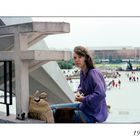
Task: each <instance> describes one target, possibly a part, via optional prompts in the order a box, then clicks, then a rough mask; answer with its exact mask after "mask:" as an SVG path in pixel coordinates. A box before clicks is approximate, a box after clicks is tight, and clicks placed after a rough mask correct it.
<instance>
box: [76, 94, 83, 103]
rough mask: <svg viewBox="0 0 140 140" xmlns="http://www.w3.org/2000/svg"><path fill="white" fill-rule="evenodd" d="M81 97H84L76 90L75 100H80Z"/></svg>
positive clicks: (81, 99)
mask: <svg viewBox="0 0 140 140" xmlns="http://www.w3.org/2000/svg"><path fill="white" fill-rule="evenodd" d="M83 99H84V96H83V95H81V94H80V93H79V92H77V93H76V94H75V101H78V102H82V101H83Z"/></svg>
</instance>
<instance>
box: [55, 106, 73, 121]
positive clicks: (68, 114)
mask: <svg viewBox="0 0 140 140" xmlns="http://www.w3.org/2000/svg"><path fill="white" fill-rule="evenodd" d="M74 115H75V112H74V109H73V108H57V109H56V110H55V113H54V119H55V123H73V119H74Z"/></svg>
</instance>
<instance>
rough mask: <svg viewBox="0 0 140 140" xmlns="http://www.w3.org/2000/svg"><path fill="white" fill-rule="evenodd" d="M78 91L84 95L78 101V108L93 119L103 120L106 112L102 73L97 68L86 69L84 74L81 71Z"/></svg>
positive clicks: (105, 117) (104, 85) (104, 86)
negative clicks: (82, 98) (80, 100)
mask: <svg viewBox="0 0 140 140" xmlns="http://www.w3.org/2000/svg"><path fill="white" fill-rule="evenodd" d="M78 91H81V92H82V93H83V94H84V97H85V98H84V100H83V101H82V102H81V103H80V106H79V108H80V110H81V111H83V112H84V113H85V114H86V115H87V116H88V117H89V118H91V119H93V120H94V121H95V120H96V121H97V122H103V121H105V120H106V119H107V116H108V113H107V105H106V101H105V97H106V94H105V92H106V84H105V80H104V78H103V75H102V73H101V72H100V71H99V70H98V69H88V70H87V71H86V74H85V75H84V73H83V72H82V71H81V73H80V85H79V87H78Z"/></svg>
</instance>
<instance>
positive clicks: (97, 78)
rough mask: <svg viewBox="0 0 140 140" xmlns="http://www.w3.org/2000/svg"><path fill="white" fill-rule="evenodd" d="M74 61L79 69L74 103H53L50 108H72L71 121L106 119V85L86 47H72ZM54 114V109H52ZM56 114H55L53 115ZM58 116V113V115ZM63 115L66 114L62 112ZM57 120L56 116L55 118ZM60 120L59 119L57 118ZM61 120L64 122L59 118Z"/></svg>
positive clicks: (92, 121)
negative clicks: (78, 80)
mask: <svg viewBox="0 0 140 140" xmlns="http://www.w3.org/2000/svg"><path fill="white" fill-rule="evenodd" d="M73 58H74V63H75V65H76V66H77V67H79V68H80V69H81V73H80V85H79V87H78V90H77V92H76V96H75V101H78V102H76V103H67V104H54V105H51V108H52V110H56V109H62V110H67V109H68V108H69V109H74V110H75V113H74V114H75V115H73V116H72V117H71V119H72V120H71V121H65V122H75V123H83V122H86V123H96V122H99V123H101V122H104V121H105V120H106V119H107V116H108V114H107V105H106V101H105V97H106V95H105V92H106V86H105V81H104V78H103V75H102V74H101V73H100V71H99V70H98V69H96V68H95V66H94V65H93V62H92V59H91V57H90V55H89V53H88V51H87V49H86V48H84V47H82V46H77V47H75V48H74V55H73ZM54 114H58V113H56V111H54ZM54 116H57V115H54ZM59 116H60V113H59V115H58V117H59ZM63 116H66V115H64V114H63ZM55 122H57V117H56V119H55ZM59 122H60V120H59ZM61 122H64V121H63V120H61Z"/></svg>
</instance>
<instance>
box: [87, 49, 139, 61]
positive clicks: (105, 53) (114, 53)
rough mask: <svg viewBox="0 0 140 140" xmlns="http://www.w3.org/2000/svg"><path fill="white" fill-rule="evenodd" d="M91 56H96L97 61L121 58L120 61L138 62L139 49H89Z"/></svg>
mask: <svg viewBox="0 0 140 140" xmlns="http://www.w3.org/2000/svg"><path fill="white" fill-rule="evenodd" d="M89 50H90V52H91V55H92V56H96V57H98V58H99V59H109V58H110V57H112V59H116V58H118V57H119V58H121V59H122V60H128V59H131V60H140V47H137V48H133V47H129V46H126V47H104V48H101V47H98V48H94V47H90V48H89Z"/></svg>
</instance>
